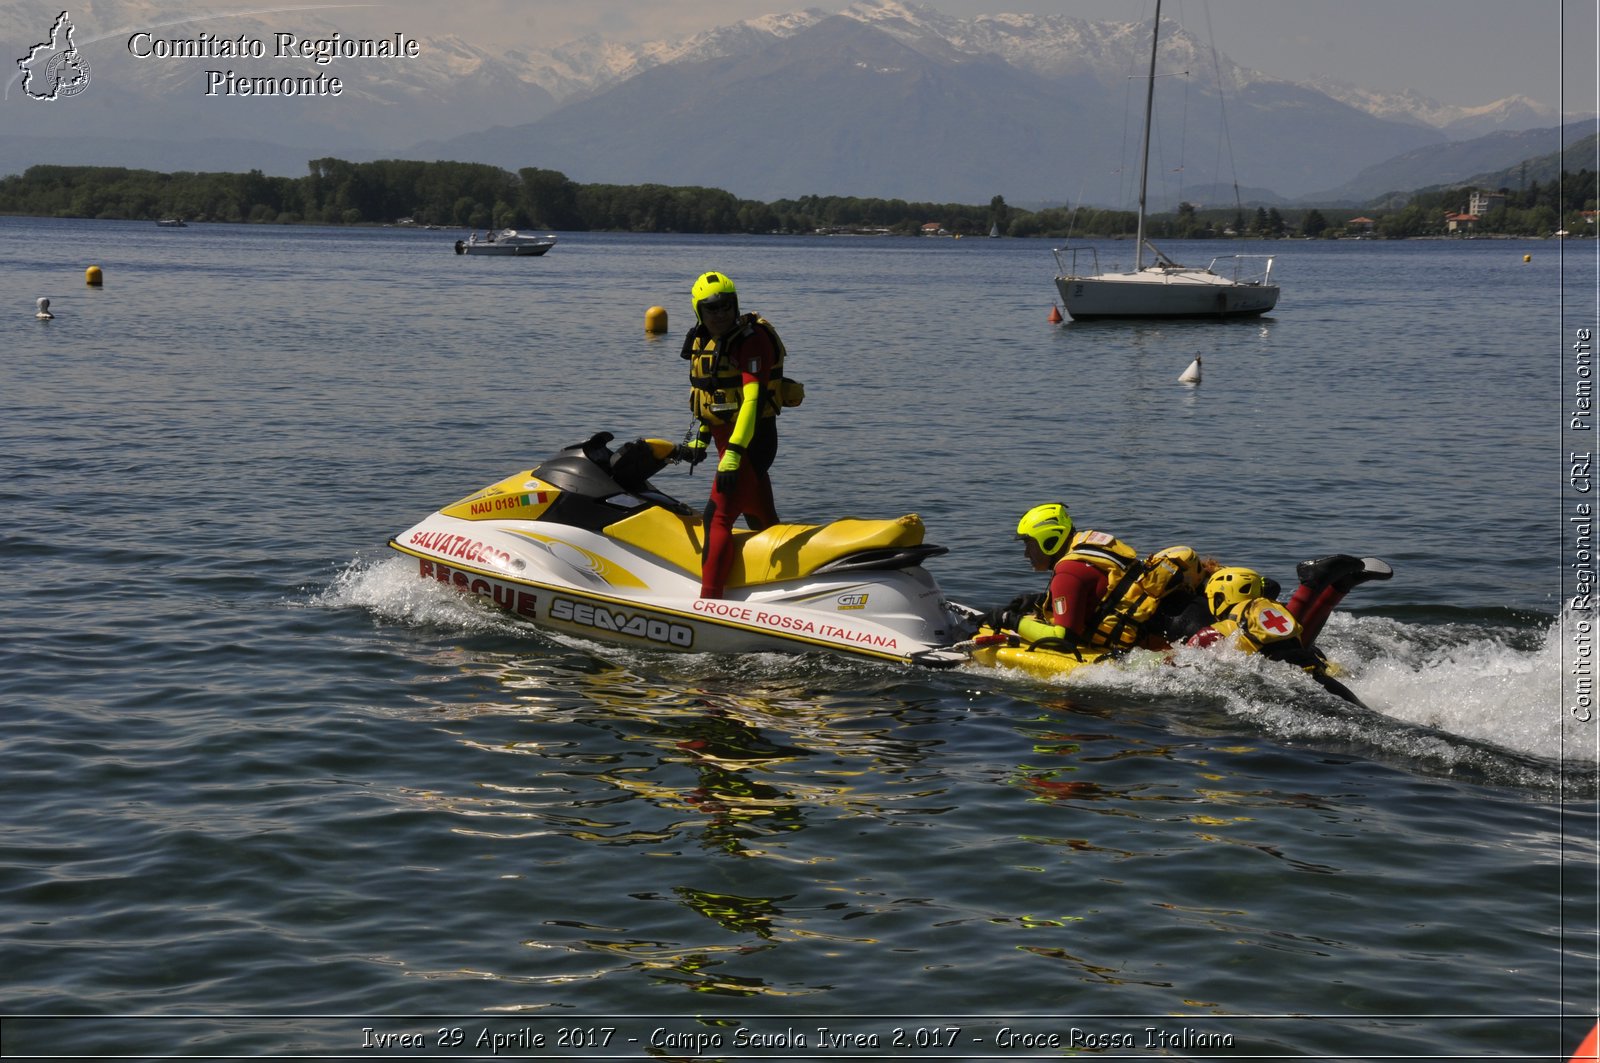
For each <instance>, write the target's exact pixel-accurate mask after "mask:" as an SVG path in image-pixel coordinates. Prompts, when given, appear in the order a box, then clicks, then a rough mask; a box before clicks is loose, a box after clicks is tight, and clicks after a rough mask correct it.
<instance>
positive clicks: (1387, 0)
mask: <svg viewBox="0 0 1600 1063" xmlns="http://www.w3.org/2000/svg"><path fill="white" fill-rule="evenodd" d="M923 2H924V3H925V4H926V5H927V6H929V7H933V8H936V9H938V10H941V11H944V12H947V13H949V14H953V15H959V16H961V17H972V16H974V15H978V14H998V13H1001V12H1023V13H1029V12H1033V13H1041V14H1060V15H1070V16H1073V17H1076V18H1087V19H1091V20H1097V21H1098V20H1112V21H1134V20H1141V19H1142V20H1148V19H1149V17H1150V13H1151V11H1152V10H1153V9H1154V3H1153V0H923ZM213 3H214V4H215V6H217V7H226V6H231V5H230V4H229V3H228V2H227V0H222V2H217V0H213ZM260 6H265V5H260ZM306 6H313V5H309V4H308V5H306ZM315 6H319V7H320V6H322V5H315ZM363 6H364V7H365V10H362V11H360V12H359V14H358V13H357V12H356V11H355V10H349V9H347V10H346V11H345V12H343V13H338V12H335V11H331V10H330V11H326V12H324V15H325V17H329V18H330V19H331V20H333V21H334V22H335V23H336V24H337V23H340V22H342V21H344V16H345V15H348V16H349V17H350V19H351V21H352V23H353V22H354V21H355V20H357V19H359V20H360V21H362V22H367V21H368V20H373V21H374V22H376V23H379V24H384V23H388V24H392V25H391V29H395V30H413V31H415V32H423V31H426V32H430V33H431V32H437V31H449V32H455V33H458V34H460V35H461V36H463V37H466V38H469V39H473V40H477V41H481V42H484V43H492V42H505V43H508V44H509V43H511V42H516V43H519V44H521V43H536V42H541V43H544V44H546V45H554V44H559V43H563V42H565V41H568V40H571V39H573V38H576V37H580V36H583V35H585V34H589V33H599V34H601V35H602V36H607V37H612V38H615V39H619V40H625V41H644V40H655V39H676V38H680V37H685V36H689V35H691V34H694V33H696V32H699V31H701V30H705V29H710V28H711V27H712V26H714V25H724V24H729V23H734V22H738V21H740V20H741V19H745V18H753V17H756V16H758V15H763V14H770V13H773V12H779V11H794V10H800V9H803V8H808V7H815V8H821V9H822V10H827V11H836V10H839V9H840V8H842V7H845V6H847V0H787V2H786V0H724V2H722V3H716V4H707V3H703V2H698V0H559V2H558V0H454V2H453V3H449V4H440V3H438V2H437V0H367V4H366V5H363ZM1208 12H1209V25H1210V34H1211V36H1212V37H1214V38H1215V42H1216V44H1217V46H1218V48H1219V49H1220V50H1221V51H1223V52H1224V53H1226V54H1227V55H1229V56H1231V57H1232V58H1233V59H1234V60H1235V61H1236V62H1239V63H1242V64H1243V65H1245V66H1248V67H1253V68H1255V69H1257V70H1261V71H1264V72H1265V73H1268V74H1272V75H1276V76H1279V77H1285V78H1291V79H1295V80H1303V79H1306V78H1310V77H1315V76H1319V75H1321V76H1329V77H1334V78H1338V79H1340V80H1342V81H1349V82H1352V83H1355V84H1359V85H1363V86H1371V87H1373V88H1380V89H1386V90H1391V91H1395V90H1401V89H1415V90H1417V91H1419V92H1422V93H1424V94H1425V95H1428V96H1432V97H1434V98H1435V99H1437V100H1439V101H1440V102H1444V103H1456V104H1463V105H1473V104H1481V103H1488V102H1491V101H1493V100H1497V99H1500V98H1502V97H1504V96H1510V95H1514V94H1521V95H1524V96H1529V97H1531V98H1533V99H1536V100H1539V101H1541V102H1543V103H1546V104H1549V105H1550V106H1552V107H1554V106H1557V105H1558V104H1559V103H1560V99H1559V97H1560V94H1561V87H1562V85H1563V84H1565V87H1566V93H1567V100H1566V108H1567V110H1568V111H1572V112H1593V111H1595V110H1596V106H1595V98H1596V83H1595V72H1596V62H1595V56H1596V34H1595V23H1596V0H1166V2H1165V5H1164V12H1163V13H1164V14H1169V15H1171V16H1174V17H1177V18H1178V19H1179V20H1180V21H1181V22H1183V24H1184V25H1185V26H1186V27H1187V28H1189V29H1190V30H1191V31H1193V32H1195V33H1197V34H1199V35H1201V37H1202V39H1204V38H1205V36H1206V34H1207V24H1208ZM1563 65H1564V66H1565V68H1566V69H1565V71H1563Z"/></svg>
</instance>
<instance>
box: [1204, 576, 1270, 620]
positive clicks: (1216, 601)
mask: <svg viewBox="0 0 1600 1063" xmlns="http://www.w3.org/2000/svg"><path fill="white" fill-rule="evenodd" d="M1266 593H1267V581H1266V580H1264V579H1262V578H1261V573H1259V572H1257V571H1255V570H1254V569H1249V568H1219V569H1217V571H1216V572H1215V573H1213V574H1212V576H1211V578H1210V579H1208V580H1206V604H1207V605H1209V606H1210V607H1211V615H1212V616H1214V617H1216V618H1217V619H1218V620H1220V619H1222V618H1223V617H1224V616H1226V615H1227V614H1228V613H1230V612H1232V611H1233V609H1234V607H1235V606H1237V605H1239V603H1241V602H1248V601H1250V600H1251V599H1252V598H1260V597H1262V596H1263V595H1265V594H1266Z"/></svg>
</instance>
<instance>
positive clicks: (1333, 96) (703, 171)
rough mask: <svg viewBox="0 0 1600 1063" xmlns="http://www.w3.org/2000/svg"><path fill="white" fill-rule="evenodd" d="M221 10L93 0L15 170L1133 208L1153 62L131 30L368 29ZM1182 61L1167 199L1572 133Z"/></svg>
mask: <svg viewBox="0 0 1600 1063" xmlns="http://www.w3.org/2000/svg"><path fill="white" fill-rule="evenodd" d="M1000 2H1002V3H1003V2H1004V0H1000ZM39 10H40V9H36V8H31V7H27V6H26V5H7V6H4V7H0V36H3V37H4V38H5V39H6V40H9V41H12V42H14V43H13V44H12V51H13V52H14V53H17V54H21V53H22V51H23V50H24V49H25V48H26V47H27V46H28V45H29V44H31V43H32V42H34V41H35V40H37V39H38V38H39V35H40V34H41V33H43V32H45V31H47V30H48V19H44V20H43V21H41V19H42V16H40V14H39ZM211 11H212V9H210V8H204V7H202V6H201V5H200V4H199V3H198V0H187V2H186V3H180V4H173V3H169V2H166V0H80V2H78V3H76V4H75V5H74V6H73V7H72V9H71V16H72V19H73V21H74V23H75V24H76V27H77V35H76V38H75V39H76V43H77V46H78V48H79V50H80V51H81V52H82V54H83V56H84V58H86V59H87V61H88V63H89V65H90V67H91V68H92V71H93V82H92V85H91V87H90V88H89V89H88V90H86V92H85V94H84V96H83V98H82V99H81V100H80V99H73V100H69V101H55V102H52V103H43V104H41V103H39V102H37V101H33V100H27V99H23V98H21V95H22V94H21V93H20V92H19V91H17V89H16V80H17V79H16V78H15V77H13V79H12V84H11V85H10V86H9V87H8V88H7V91H6V93H5V95H4V97H3V98H0V108H3V111H0V113H3V115H4V118H3V119H0V165H3V166H4V168H5V169H6V171H7V172H15V171H18V170H21V169H22V168H24V167H26V166H28V165H31V164H33V163H36V162H59V163H80V164H98V165H130V166H142V167H148V168H156V169H167V170H173V169H222V170H240V169H249V168H258V169H262V170H263V171H265V172H268V173H286V174H300V173H303V172H305V163H306V161H307V160H309V159H311V158H316V157H320V156H324V155H335V156H338V157H340V158H345V159H350V160H352V161H362V160H366V159H373V158H381V157H408V158H425V159H434V158H456V159H462V160H465V161H480V162H489V163H493V164H495V165H500V166H505V167H507V168H509V169H517V168H520V167H523V166H538V167H543V168H548V169H557V170H561V171H563V172H565V173H567V174H568V175H569V176H571V177H572V178H573V179H574V180H579V181H584V182H617V183H630V182H644V181H655V182H663V183H680V184H704V185H711V186H714V187H722V188H727V189H728V190H729V191H732V192H734V193H735V194H737V195H740V196H745V197H750V198H765V199H772V198H781V197H786V196H790V195H804V194H841V195H863V196H869V195H876V196H886V197H895V198H921V199H944V200H961V201H972V202H978V201H986V200H988V199H989V198H990V197H992V196H993V195H995V194H1003V195H1005V196H1007V197H1008V198H1010V199H1012V200H1013V201H1014V202H1028V201H1045V200H1054V201H1057V202H1060V201H1069V202H1091V203H1093V202H1099V203H1104V204H1107V205H1125V204H1126V203H1127V202H1128V196H1127V188H1126V171H1127V167H1128V166H1129V164H1130V160H1127V159H1124V158H1119V157H1118V154H1119V151H1121V150H1122V148H1123V143H1122V142H1123V141H1124V140H1125V139H1126V138H1125V137H1124V136H1123V126H1124V125H1125V124H1126V121H1127V110H1128V108H1127V97H1128V92H1127V85H1128V84H1129V76H1130V75H1137V74H1138V73H1139V72H1140V71H1141V68H1142V66H1143V63H1144V62H1145V61H1146V56H1147V52H1146V48H1147V43H1148V35H1149V26H1148V24H1147V23H1138V22H1107V23H1097V22H1088V21H1085V20H1082V19H1077V18H1072V17H1068V16H1062V15H1016V14H996V15H983V16H978V17H974V18H957V17H954V16H950V15H945V14H942V13H940V12H937V11H934V10H932V9H930V8H926V7H922V6H919V5H918V4H915V3H912V2H907V0H859V2H857V3H855V4H853V5H852V6H850V7H849V8H847V9H845V10H844V11H843V12H842V13H840V14H829V13H827V12H823V11H820V10H817V9H804V10H796V11H792V12H788V13H784V14H777V15H769V16H765V17H762V18H756V19H749V20H746V21H742V22H736V23H732V24H729V25H723V26H718V27H715V28H711V29H708V30H705V31H704V32H701V33H698V34H695V35H693V36H690V37H688V38H685V39H682V40H675V41H653V42H647V43H643V44H623V43H619V42H617V41H611V40H606V39H603V38H600V37H593V36H591V37H585V38H582V39H580V40H574V41H569V42H566V43H563V44H560V45H557V46H553V47H551V46H544V45H542V44H541V45H540V46H538V47H534V46H530V45H528V44H527V43H526V42H525V41H522V40H519V38H518V33H528V32H531V30H530V29H528V28H525V27H519V26H508V27H507V30H506V33H505V35H504V38H503V39H501V40H481V39H479V40H466V39H463V38H462V37H459V36H453V35H444V36H434V37H426V38H421V39H418V40H417V52H416V55H415V57H414V58H411V59H408V60H407V61H405V62H403V63H402V62H382V61H377V60H371V59H335V60H334V61H333V62H332V63H329V64H327V65H325V66H323V65H315V66H314V65H311V64H309V63H308V62H306V61H304V60H301V61H299V62H288V61H285V60H283V59H275V58H273V57H270V56H269V57H267V58H262V59H257V58H249V57H243V58H229V59H226V60H225V61H219V60H217V59H214V58H210V59H208V58H192V57H191V58H166V59H150V58H145V59H140V58H137V57H135V56H132V55H130V52H129V48H128V47H127V41H128V37H129V35H130V34H131V33H134V32H136V31H138V30H141V29H143V30H151V31H158V33H157V35H166V34H170V35H173V36H191V37H192V36H194V35H196V34H197V33H200V32H201V31H204V32H207V33H210V34H213V35H214V36H216V37H239V38H259V39H270V38H271V37H272V35H273V34H274V33H275V32H276V31H281V30H286V29H288V30H293V31H295V32H297V33H299V34H301V35H302V36H305V37H315V36H325V35H329V34H333V33H337V32H339V31H341V30H348V28H349V27H348V26H347V25H345V24H343V23H340V22H338V21H336V20H338V19H342V18H354V17H355V16H354V15H351V14H349V13H348V11H347V10H346V9H345V8H342V7H341V8H312V7H292V8H270V9H260V10H258V11H256V12H255V13H253V14H214V13H211ZM186 14H187V17H185V16H186ZM347 35H348V33H347ZM1160 64H1161V67H1162V69H1163V70H1164V71H1169V72H1174V73H1177V72H1184V71H1187V72H1188V73H1189V75H1190V77H1189V78H1188V79H1187V82H1186V90H1187V91H1188V92H1189V98H1188V102H1187V103H1186V107H1185V109H1186V110H1187V111H1188V112H1189V123H1190V124H1189V127H1188V128H1187V129H1186V130H1179V129H1177V128H1175V127H1174V126H1173V119H1172V111H1173V109H1171V108H1168V109H1167V110H1165V111H1164V112H1163V111H1160V109H1159V108H1158V118H1159V119H1160V125H1159V127H1158V138H1157V139H1158V149H1159V150H1160V151H1161V152H1163V158H1162V159H1161V160H1160V162H1159V166H1160V169H1161V172H1162V174H1163V177H1162V181H1161V183H1162V184H1163V185H1164V186H1165V187H1164V188H1162V189H1160V190H1156V191H1154V192H1153V194H1154V195H1156V196H1157V199H1158V201H1159V200H1160V199H1161V198H1162V197H1167V198H1169V199H1172V201H1173V202H1175V201H1176V198H1177V197H1184V196H1190V195H1194V190H1196V189H1204V188H1213V187H1215V186H1218V185H1221V186H1223V187H1229V186H1231V185H1232V184H1235V183H1237V184H1241V185H1247V186H1254V187H1257V188H1260V189H1265V190H1270V191H1271V192H1273V193H1275V194H1277V195H1280V196H1283V197H1286V198H1293V197H1296V196H1299V195H1304V194H1307V193H1310V192H1314V191H1317V190H1319V189H1325V188H1328V187H1330V186H1332V185H1335V184H1338V183H1339V182H1340V181H1346V180H1349V179H1350V178H1352V177H1354V176H1355V175H1356V174H1357V173H1359V172H1361V171H1362V170H1363V169H1364V168H1367V167H1371V166H1373V165H1375V164H1377V163H1380V162H1381V161H1382V160H1384V159H1387V158H1390V157H1392V156H1396V155H1399V154H1401V153H1404V152H1409V151H1413V150H1415V149H1418V148H1422V147H1426V146H1427V145H1430V144H1442V143H1444V142H1445V141H1446V140H1447V139H1449V138H1459V137H1462V136H1464V135H1468V134H1470V133H1473V132H1475V131H1481V130H1486V129H1495V130H1509V131H1514V130H1519V129H1525V128H1528V127H1530V126H1539V125H1542V124H1554V121H1553V118H1552V117H1550V116H1546V115H1543V114H1541V113H1539V111H1538V108H1537V107H1536V106H1535V105H1532V104H1531V103H1530V102H1529V101H1526V100H1521V99H1517V98H1513V99H1511V100H1503V101H1498V102H1497V103H1495V104H1491V105H1486V106H1482V107H1472V108H1469V107H1460V106H1454V105H1447V104H1441V103H1438V102H1436V101H1433V100H1428V99H1426V98H1423V97H1421V96H1417V95H1415V94H1394V93H1388V94H1384V93H1377V92H1372V91H1369V90H1363V89H1361V88H1359V87H1353V86H1335V85H1326V86H1322V85H1299V84H1294V83H1291V82H1288V81H1284V80H1281V79H1276V78H1271V77H1268V76H1265V75H1263V74H1261V73H1259V72H1256V71H1252V70H1249V69H1247V68H1244V67H1241V66H1239V65H1238V64H1235V63H1233V62H1232V61H1231V60H1229V59H1228V58H1227V57H1226V55H1224V54H1220V53H1216V52H1213V50H1212V49H1211V48H1210V46H1209V45H1206V44H1202V42H1200V41H1199V40H1197V39H1196V38H1195V37H1194V36H1193V35H1191V34H1190V33H1189V32H1188V31H1187V30H1185V29H1184V28H1183V27H1182V26H1180V25H1178V24H1177V23H1176V22H1173V21H1170V20H1168V21H1167V22H1166V23H1165V24H1164V26H1163V28H1162V34H1161V57H1160ZM219 66H226V67H227V68H228V69H230V70H233V71H235V72H236V73H237V74H238V75H239V76H240V77H251V76H265V77H277V76H282V75H285V74H294V75H299V74H306V73H312V74H315V73H323V74H328V75H333V76H337V77H338V78H340V79H341V81H342V83H343V85H342V92H341V94H340V95H339V96H338V97H337V98H326V97H299V98H278V99H274V100H271V101H264V100H243V99H229V100H225V101H224V100H218V99H216V98H214V97H210V96H208V94H207V93H206V91H205V84H204V82H205V79H206V77H207V76H208V74H207V71H208V69H215V68H217V67H219ZM1172 80H1173V81H1177V80H1179V79H1172ZM1219 82H1220V87H1221V91H1222V93H1223V94H1224V95H1225V96H1226V98H1227V100H1228V107H1229V110H1230V112H1231V113H1233V114H1234V115H1236V117H1234V118H1233V120H1232V123H1231V128H1230V129H1229V130H1227V131H1226V132H1227V134H1228V139H1229V140H1230V142H1231V143H1232V144H1233V145H1234V154H1235V156H1236V158H1235V160H1234V161H1235V162H1236V163H1237V170H1238V172H1237V173H1236V174H1235V173H1232V172H1223V171H1221V170H1219V169H1217V168H1216V167H1215V166H1209V167H1208V169H1207V170H1206V172H1201V167H1200V165H1198V163H1199V161H1200V160H1199V159H1198V156H1199V155H1200V154H1201V152H1200V151H1199V150H1198V149H1193V150H1189V151H1186V150H1185V149H1184V147H1183V145H1185V144H1188V145H1200V144H1206V145H1215V144H1216V143H1218V142H1219V140H1220V138H1221V135H1222V132H1223V131H1222V130H1220V129H1219V127H1218V125H1217V118H1216V117H1214V116H1212V117H1206V116H1204V115H1202V114H1201V112H1202V111H1204V110H1205V106H1204V105H1206V104H1208V103H1215V102H1216V100H1217V92H1218V83H1219ZM1166 83H1167V79H1163V86H1165V84H1166ZM1158 91H1164V88H1163V89H1161V90H1158ZM91 99H92V100H93V101H94V102H93V104H92V105H89V104H88V102H87V101H89V100H91ZM719 109H720V110H722V111H724V112H725V113H726V115H727V118H728V121H729V123H730V126H731V127H732V128H736V129H739V130H741V131H744V133H743V135H744V136H745V137H752V138H755V139H756V140H757V141H758V142H759V143H761V144H762V145H763V148H762V150H760V151H749V150H739V145H737V144H735V145H732V146H725V145H720V144H718V145H709V146H706V147H705V148H703V149H699V150H692V151H686V150H685V145H689V144H694V142H695V140H696V138H697V137H698V136H699V130H700V128H701V123H700V122H699V119H700V118H701V117H703V115H704V114H705V113H707V112H708V110H711V111H716V110H719ZM1197 116H1198V117H1197ZM1135 124H1137V121H1136V118H1135ZM1163 131H1165V132H1166V133H1167V134H1168V135H1166V136H1160V135H1159V134H1161V133H1162V132H1163ZM1206 154H1208V155H1210V154H1214V153H1213V152H1211V151H1209V150H1208V152H1207V153H1206ZM1185 156H1187V157H1185Z"/></svg>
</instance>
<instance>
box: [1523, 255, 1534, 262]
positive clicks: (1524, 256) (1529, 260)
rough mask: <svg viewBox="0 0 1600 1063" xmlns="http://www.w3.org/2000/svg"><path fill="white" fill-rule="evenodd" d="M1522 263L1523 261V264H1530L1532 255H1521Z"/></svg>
mask: <svg viewBox="0 0 1600 1063" xmlns="http://www.w3.org/2000/svg"><path fill="white" fill-rule="evenodd" d="M1522 261H1524V262H1532V261H1533V256H1532V255H1523V256H1522Z"/></svg>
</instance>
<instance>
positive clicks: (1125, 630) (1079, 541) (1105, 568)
mask: <svg viewBox="0 0 1600 1063" xmlns="http://www.w3.org/2000/svg"><path fill="white" fill-rule="evenodd" d="M1062 561H1078V562H1081V563H1083V564H1085V565H1089V566H1091V567H1093V568H1096V569H1099V570H1100V571H1101V572H1103V573H1105V576H1106V593H1105V596H1104V597H1103V598H1101V599H1100V602H1099V604H1097V605H1096V606H1095V610H1094V612H1093V613H1092V614H1090V616H1089V622H1088V624H1087V625H1086V627H1087V629H1088V630H1087V632H1086V634H1087V635H1088V639H1089V643H1090V644H1091V645H1096V646H1107V647H1110V648H1111V649H1114V650H1124V649H1127V648H1128V647H1130V646H1132V645H1134V644H1135V643H1137V642H1138V641H1139V636H1140V635H1141V633H1142V629H1143V626H1144V624H1145V622H1146V621H1148V620H1149V619H1150V617H1151V616H1152V615H1153V614H1154V613H1155V611H1156V605H1157V604H1159V601H1160V599H1159V598H1157V597H1154V596H1152V595H1151V594H1149V593H1148V592H1147V591H1146V590H1145V589H1144V588H1143V587H1142V586H1141V585H1140V577H1141V576H1142V575H1143V574H1144V570H1145V568H1144V566H1143V565H1142V564H1140V563H1139V555H1138V553H1137V552H1135V551H1134V549H1133V547H1131V546H1129V545H1128V544H1127V543H1125V542H1123V541H1122V540H1121V539H1118V538H1116V537H1115V536H1112V535H1107V534H1106V533H1105V532H1099V531H1087V530H1086V531H1081V532H1078V533H1077V534H1076V535H1074V536H1073V537H1072V541H1071V542H1070V543H1069V544H1068V545H1067V552H1066V553H1065V554H1062V555H1061V561H1057V562H1056V564H1058V565H1059V564H1061V562H1062Z"/></svg>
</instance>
